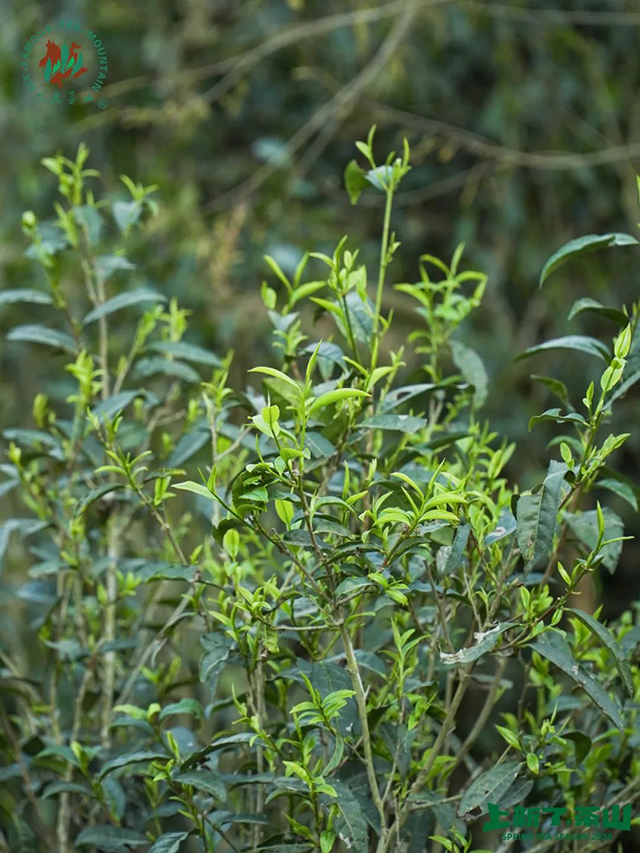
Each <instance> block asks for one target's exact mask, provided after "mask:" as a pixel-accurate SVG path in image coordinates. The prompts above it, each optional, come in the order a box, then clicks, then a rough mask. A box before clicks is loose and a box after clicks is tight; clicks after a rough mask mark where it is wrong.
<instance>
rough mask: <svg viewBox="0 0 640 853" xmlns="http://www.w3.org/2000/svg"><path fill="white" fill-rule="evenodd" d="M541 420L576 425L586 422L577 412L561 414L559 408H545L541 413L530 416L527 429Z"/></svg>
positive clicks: (583, 424) (530, 428)
mask: <svg viewBox="0 0 640 853" xmlns="http://www.w3.org/2000/svg"><path fill="white" fill-rule="evenodd" d="M542 421H553V422H554V423H556V424H578V426H585V425H586V423H587V422H586V420H585V419H584V418H583V417H582V415H579V414H578V413H577V412H569V413H568V414H566V415H563V414H561V410H560V409H547V411H546V412H543V413H542V414H541V415H534V416H533V417H532V418H531V420H530V421H529V431H531V430H532V429H533V427H534V426H535V425H536V424H538V423H541V422H542Z"/></svg>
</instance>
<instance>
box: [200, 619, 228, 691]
mask: <svg viewBox="0 0 640 853" xmlns="http://www.w3.org/2000/svg"><path fill="white" fill-rule="evenodd" d="M200 645H201V646H202V648H203V649H204V654H203V655H202V658H201V659H200V681H203V682H207V683H208V684H209V687H210V688H211V690H212V692H213V691H215V686H216V684H217V682H218V676H219V675H220V673H221V672H222V669H223V667H224V665H225V663H226V661H227V658H228V657H229V653H230V652H231V648H232V646H233V641H232V640H231V638H230V637H228V636H227V635H226V634H222V633H220V632H214V633H212V634H205V635H204V636H203V637H201V638H200Z"/></svg>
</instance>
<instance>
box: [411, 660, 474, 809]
mask: <svg viewBox="0 0 640 853" xmlns="http://www.w3.org/2000/svg"><path fill="white" fill-rule="evenodd" d="M472 671H473V663H470V664H467V665H466V666H464V667H461V668H460V670H459V681H458V688H457V690H456V692H455V694H454V696H453V699H452V700H451V704H450V705H449V707H448V708H447V713H446V716H445V718H444V720H443V722H442V725H441V727H440V731H439V732H438V736H437V738H436V740H435V743H434V744H433V746H432V747H431V750H430V751H429V757H428V759H427V761H426V763H425V765H424V767H423V768H422V769H421V770H420V772H419V773H418V776H417V777H416V780H415V782H414V783H413V785H412V786H411V788H410V791H409V796H415V795H416V794H418V793H419V792H420V791H421V790H422V788H423V787H424V784H425V782H426V781H427V779H428V778H429V773H430V772H431V770H432V769H433V765H434V764H435V763H436V758H437V757H438V756H439V755H440V751H441V750H442V747H443V746H444V742H445V740H446V739H447V736H448V735H449V731H450V729H451V728H452V727H453V723H454V721H455V717H456V714H457V712H458V708H459V707H460V703H461V702H462V700H463V699H464V696H465V693H466V692H467V688H468V686H469V681H470V680H471V672H472ZM402 813H403V815H404V820H406V817H407V815H406V805H405V807H404V808H403V810H402ZM404 820H403V821H402V823H404Z"/></svg>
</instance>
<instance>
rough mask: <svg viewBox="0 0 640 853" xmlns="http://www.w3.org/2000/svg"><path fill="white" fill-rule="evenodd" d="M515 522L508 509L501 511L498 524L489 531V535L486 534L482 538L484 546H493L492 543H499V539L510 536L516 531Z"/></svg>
mask: <svg viewBox="0 0 640 853" xmlns="http://www.w3.org/2000/svg"><path fill="white" fill-rule="evenodd" d="M516 528H517V522H516V520H515V518H514V517H513V514H512V512H511V511H510V510H508V509H503V510H502V512H501V513H500V515H499V517H498V523H497V525H496V526H495V527H494V529H493V530H492V531H491V533H487V535H486V536H485V537H484V545H485V547H486V546H487V545H493V543H494V542H499V541H500V540H501V539H504V538H505V537H506V536H510V535H511V534H512V533H514V532H515V531H516Z"/></svg>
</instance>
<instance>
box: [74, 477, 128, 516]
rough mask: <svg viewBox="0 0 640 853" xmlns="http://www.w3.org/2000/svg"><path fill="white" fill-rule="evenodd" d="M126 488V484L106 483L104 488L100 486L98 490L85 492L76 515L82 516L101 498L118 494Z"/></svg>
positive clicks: (77, 506) (77, 507)
mask: <svg viewBox="0 0 640 853" xmlns="http://www.w3.org/2000/svg"><path fill="white" fill-rule="evenodd" d="M124 488H125V486H124V483H105V484H104V485H103V486H98V488H97V489H92V490H91V491H90V492H85V494H84V495H83V496H82V497H81V498H80V500H79V501H78V503H77V504H76V509H75V514H76V515H82V513H83V512H86V510H87V509H89V507H90V506H91V504H93V503H95V502H96V501H99V500H100V498H103V497H104V496H105V495H108V494H111V492H117V491H120V490H121V489H124Z"/></svg>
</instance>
